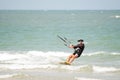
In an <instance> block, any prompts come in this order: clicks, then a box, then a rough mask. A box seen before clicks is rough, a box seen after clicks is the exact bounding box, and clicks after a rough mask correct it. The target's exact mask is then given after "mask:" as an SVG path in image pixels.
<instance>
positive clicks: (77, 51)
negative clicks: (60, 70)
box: [73, 49, 82, 58]
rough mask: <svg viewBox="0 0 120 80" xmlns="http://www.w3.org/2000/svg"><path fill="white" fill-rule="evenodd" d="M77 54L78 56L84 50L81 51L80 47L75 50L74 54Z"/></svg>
mask: <svg viewBox="0 0 120 80" xmlns="http://www.w3.org/2000/svg"><path fill="white" fill-rule="evenodd" d="M76 54H77V55H78V56H77V58H78V57H80V56H81V54H82V52H81V51H80V49H77V50H75V51H74V53H73V55H76Z"/></svg>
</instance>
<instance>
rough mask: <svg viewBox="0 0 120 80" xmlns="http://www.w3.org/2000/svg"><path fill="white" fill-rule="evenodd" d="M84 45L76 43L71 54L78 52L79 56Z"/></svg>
mask: <svg viewBox="0 0 120 80" xmlns="http://www.w3.org/2000/svg"><path fill="white" fill-rule="evenodd" d="M84 47H85V45H84V44H78V45H76V46H74V47H73V48H74V49H75V51H74V53H73V55H75V54H78V57H80V55H81V54H82V52H83V50H84Z"/></svg>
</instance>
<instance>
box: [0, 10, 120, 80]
mask: <svg viewBox="0 0 120 80" xmlns="http://www.w3.org/2000/svg"><path fill="white" fill-rule="evenodd" d="M57 35H60V36H61V37H63V38H67V40H69V41H70V42H71V44H73V45H76V44H77V40H79V39H84V43H85V49H84V51H83V54H82V55H81V57H80V58H78V59H76V60H75V61H74V62H73V64H72V65H71V66H65V65H60V64H59V62H61V61H65V60H66V58H67V57H68V56H69V55H70V54H71V53H73V49H70V48H68V47H66V46H65V45H64V42H63V41H61V40H60V39H59V38H58V37H57ZM119 35H120V11H119V10H108V11H104V10H103V11H102V10H97V11H96V10H92V11H91V10H90V11H89V10H88V11H87V10H85V11H84V10H80V11H79V10H78V11H77V10H75V11H74V10H73V11H72V10H71V11H69V10H68V11H64V10H63V11H62V10H60V11H59V10H58V11H57V10H55V11H54V10H53V11H52V10H50V11H49V10H48V11H42V10H41V11H37V10H33V11H32V10H1V11H0V71H2V72H1V73H0V79H3V78H8V77H13V76H16V75H20V74H15V73H12V74H6V73H4V70H24V69H50V70H53V69H55V70H58V71H59V70H60V71H61V70H66V71H70V72H71V71H73V72H74V71H75V72H84V73H86V74H88V73H91V74H94V73H100V74H101V73H102V74H107V77H105V76H101V77H99V78H100V79H102V80H106V79H107V80H108V79H109V80H113V79H114V80H119V79H120V77H119V75H120V42H119V41H120V36H119ZM84 77H85V76H84ZM94 78H96V77H94ZM75 79H76V80H93V79H87V78H86V77H85V78H81V77H75Z"/></svg>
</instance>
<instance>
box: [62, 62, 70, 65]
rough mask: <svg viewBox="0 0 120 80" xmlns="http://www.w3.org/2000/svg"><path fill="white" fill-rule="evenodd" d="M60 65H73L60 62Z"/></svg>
mask: <svg viewBox="0 0 120 80" xmlns="http://www.w3.org/2000/svg"><path fill="white" fill-rule="evenodd" d="M60 64H63V65H71V64H70V63H68V62H60Z"/></svg>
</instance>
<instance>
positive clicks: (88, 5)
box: [0, 0, 120, 10]
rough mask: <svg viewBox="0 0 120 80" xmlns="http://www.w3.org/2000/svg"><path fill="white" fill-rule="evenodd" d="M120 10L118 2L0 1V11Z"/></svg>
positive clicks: (98, 0) (78, 0)
mask: <svg viewBox="0 0 120 80" xmlns="http://www.w3.org/2000/svg"><path fill="white" fill-rule="evenodd" d="M4 9H7V10H9V9H10V10H11V9H12V10H99V9H102V10H113V9H117V10H120V0H0V10H4Z"/></svg>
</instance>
